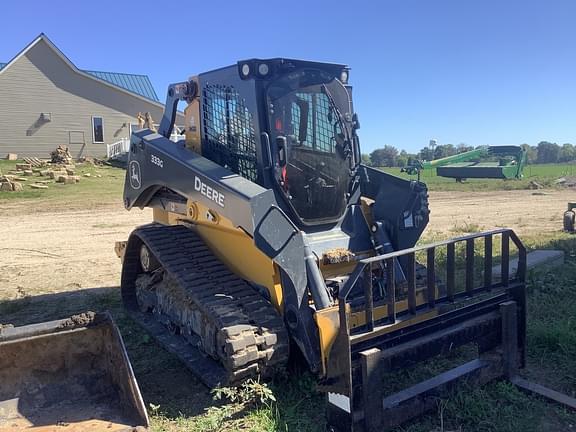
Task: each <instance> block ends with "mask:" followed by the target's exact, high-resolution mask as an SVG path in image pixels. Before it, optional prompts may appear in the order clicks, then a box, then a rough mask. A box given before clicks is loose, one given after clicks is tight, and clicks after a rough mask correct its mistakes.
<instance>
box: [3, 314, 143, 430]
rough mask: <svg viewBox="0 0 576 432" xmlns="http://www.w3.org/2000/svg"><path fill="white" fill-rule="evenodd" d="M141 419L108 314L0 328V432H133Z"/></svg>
mask: <svg viewBox="0 0 576 432" xmlns="http://www.w3.org/2000/svg"><path fill="white" fill-rule="evenodd" d="M146 427H148V416H147V413H146V409H145V407H144V403H143V401H142V397H141V396H140V390H139V389H138V385H137V383H136V380H135V378H134V374H133V372H132V367H131V366H130V362H129V360H128V356H127V354H126V349H125V347H124V343H123V342H122V338H121V336H120V332H119V331H118V328H117V327H116V325H115V324H114V322H113V321H112V318H111V316H110V315H109V314H108V313H98V314H94V313H91V312H87V313H84V314H80V315H74V316H72V317H71V318H67V319H64V320H58V321H50V322H44V323H40V324H31V325H26V326H22V327H11V326H4V327H0V431H21V430H28V429H30V430H33V431H38V432H52V431H63V430H66V431H70V432H85V431H94V432H99V431H102V432H103V431H107V432H115V431H116V432H118V431H123V432H127V431H135V430H140V429H138V428H146Z"/></svg>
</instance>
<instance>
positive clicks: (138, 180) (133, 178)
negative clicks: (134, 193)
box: [128, 161, 142, 189]
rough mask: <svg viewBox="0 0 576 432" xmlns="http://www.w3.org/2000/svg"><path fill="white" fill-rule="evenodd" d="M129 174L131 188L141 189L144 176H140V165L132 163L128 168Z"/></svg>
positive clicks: (135, 162)
mask: <svg viewBox="0 0 576 432" xmlns="http://www.w3.org/2000/svg"><path fill="white" fill-rule="evenodd" d="M128 168H129V171H128V174H129V175H130V186H132V189H140V187H141V186H142V176H141V174H140V164H139V163H138V161H130V166H129V167H128Z"/></svg>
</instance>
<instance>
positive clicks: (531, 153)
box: [520, 144, 538, 164]
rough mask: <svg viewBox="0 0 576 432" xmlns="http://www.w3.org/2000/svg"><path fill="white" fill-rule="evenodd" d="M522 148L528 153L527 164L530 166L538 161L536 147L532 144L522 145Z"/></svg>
mask: <svg viewBox="0 0 576 432" xmlns="http://www.w3.org/2000/svg"><path fill="white" fill-rule="evenodd" d="M520 147H522V148H523V149H524V151H525V152H526V162H528V163H529V164H533V163H536V160H537V159H538V152H537V151H536V147H533V146H531V145H530V144H522V145H521V146H520Z"/></svg>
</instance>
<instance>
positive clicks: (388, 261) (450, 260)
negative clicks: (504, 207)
mask: <svg viewBox="0 0 576 432" xmlns="http://www.w3.org/2000/svg"><path fill="white" fill-rule="evenodd" d="M495 235H501V239H502V243H501V264H500V267H501V272H500V282H499V283H494V282H493V277H492V276H493V275H492V263H493V256H492V253H493V247H492V245H493V237H494V236H495ZM478 238H483V239H484V280H483V283H484V284H483V286H482V287H480V288H475V287H474V258H475V250H474V245H475V239H478ZM510 240H512V242H513V243H514V245H515V246H516V248H517V249H518V268H517V271H516V275H515V277H514V279H515V280H520V281H524V280H525V277H526V248H525V247H524V245H523V244H522V242H521V241H520V239H519V238H518V236H517V235H516V234H515V233H514V231H512V230H511V229H506V228H502V229H496V230H492V231H486V232H481V233H475V234H470V235H466V236H462V237H457V238H454V239H450V240H444V241H440V242H435V243H431V244H428V245H423V246H417V247H413V248H410V249H404V250H400V251H396V252H390V253H387V254H384V255H378V256H375V257H371V258H365V259H363V260H360V261H359V262H358V264H357V265H356V268H355V269H354V271H353V272H352V274H351V275H350V277H349V279H348V280H347V281H346V283H345V284H344V286H343V287H342V289H341V290H340V292H339V294H338V300H339V312H340V314H339V315H340V323H341V325H345V326H346V327H345V328H346V329H349V327H348V317H347V314H346V302H347V299H348V296H349V295H350V292H351V291H352V289H353V288H354V286H355V285H356V283H358V280H359V279H360V278H361V277H362V279H363V284H364V296H365V302H364V303H365V305H364V311H365V316H366V327H367V330H368V331H372V330H373V329H374V321H375V318H374V297H373V283H372V282H373V281H372V270H373V268H374V267H375V266H376V265H378V264H379V265H380V266H382V264H384V269H385V271H386V281H387V289H386V291H387V297H386V304H387V310H388V313H387V316H388V320H389V322H391V323H394V322H396V313H397V311H396V298H395V296H396V277H395V276H396V275H395V260H396V259H397V258H399V257H404V256H406V257H407V264H408V266H407V271H406V273H407V274H406V278H407V285H408V312H409V313H410V314H412V315H414V314H416V313H417V309H418V307H417V301H416V280H415V265H416V258H415V255H416V253H417V252H421V251H426V255H427V259H426V266H427V270H426V272H427V287H426V304H427V306H428V307H430V308H433V307H434V306H435V305H436V303H437V302H439V301H446V300H447V301H450V302H452V301H454V298H455V297H461V296H462V295H461V294H462V293H459V295H457V294H456V293H455V285H456V284H455V256H456V254H455V249H456V248H455V245H456V243H461V242H465V243H466V255H465V263H466V265H465V291H464V293H465V295H467V296H474V295H476V294H478V293H480V292H488V291H490V290H492V289H494V288H496V287H505V288H506V287H508V286H509V283H510ZM442 246H446V279H447V280H446V294H445V295H444V296H442V297H438V296H437V291H436V265H435V256H436V249H437V248H438V247H442ZM362 275H363V276H362Z"/></svg>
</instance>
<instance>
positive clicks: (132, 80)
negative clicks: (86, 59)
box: [82, 70, 160, 102]
mask: <svg viewBox="0 0 576 432" xmlns="http://www.w3.org/2000/svg"><path fill="white" fill-rule="evenodd" d="M82 72H86V73H88V74H90V75H92V76H95V77H96V78H99V79H101V80H103V81H107V82H109V83H110V84H114V85H115V86H117V87H121V88H123V89H125V90H128V91H130V92H132V93H136V94H137V95H140V96H144V97H145V98H148V99H152V100H153V101H156V102H158V101H160V99H158V95H157V94H156V91H154V87H152V83H151V82H150V78H148V77H147V76H146V75H134V74H126V73H118V72H102V71H90V70H84V71H82Z"/></svg>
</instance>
